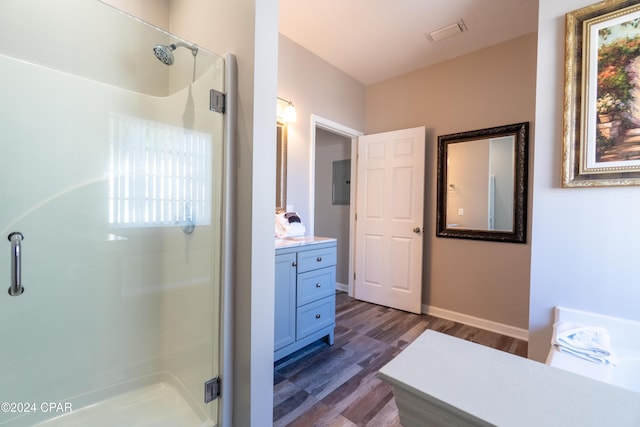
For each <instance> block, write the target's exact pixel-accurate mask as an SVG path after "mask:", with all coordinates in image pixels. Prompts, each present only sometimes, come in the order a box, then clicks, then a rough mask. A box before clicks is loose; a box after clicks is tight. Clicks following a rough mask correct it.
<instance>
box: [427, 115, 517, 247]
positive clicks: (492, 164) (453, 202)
mask: <svg viewBox="0 0 640 427" xmlns="http://www.w3.org/2000/svg"><path fill="white" fill-rule="evenodd" d="M527 140H528V123H518V124H514V125H507V126H500V127H496V128H488V129H481V130H476V131H470V132H462V133H457V134H451V135H443V136H440V137H438V213H437V215H438V224H437V232H436V235H437V236H440V237H459V238H469V239H479V240H497V241H506V242H518V243H524V242H525V228H526V221H525V219H526V218H525V216H526V212H525V209H526V173H527V170H526V168H527V142H528V141H527Z"/></svg>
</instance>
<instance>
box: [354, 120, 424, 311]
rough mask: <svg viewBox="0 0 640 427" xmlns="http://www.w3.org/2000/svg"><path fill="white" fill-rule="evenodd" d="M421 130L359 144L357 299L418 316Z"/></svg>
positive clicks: (372, 137)
mask: <svg viewBox="0 0 640 427" xmlns="http://www.w3.org/2000/svg"><path fill="white" fill-rule="evenodd" d="M424 146H425V128H424V127H418V128H412V129H403V130H398V131H392V132H385V133H379V134H374V135H366V136H362V137H360V138H359V139H358V160H357V182H358V188H357V195H356V213H357V218H356V260H355V273H356V274H355V286H354V296H355V298H357V299H360V300H363V301H368V302H372V303H375V304H380V305H384V306H388V307H393V308H397V309H400V310H405V311H410V312H413V313H420V308H421V296H422V243H423V242H422V240H423V224H422V221H423V215H422V214H423V200H424V149H425V148H424Z"/></svg>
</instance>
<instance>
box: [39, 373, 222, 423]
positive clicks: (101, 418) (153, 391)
mask: <svg viewBox="0 0 640 427" xmlns="http://www.w3.org/2000/svg"><path fill="white" fill-rule="evenodd" d="M125 425H126V426H130V427H138V426H140V427H141V426H144V427H165V426H166V427H169V426H185V427H186V426H193V427H205V426H206V427H210V426H212V425H213V424H212V423H211V422H210V421H208V420H203V419H202V417H201V416H198V414H196V413H194V411H193V408H192V407H191V405H189V403H188V402H187V401H186V400H185V399H184V397H183V396H182V395H181V394H180V392H179V391H178V390H177V389H176V388H174V387H173V386H172V385H170V384H167V383H158V384H153V385H150V386H146V387H143V388H140V389H137V390H134V391H130V392H127V393H123V394H121V395H119V396H115V397H112V398H110V399H106V400H104V401H101V402H98V403H95V404H93V405H89V406H87V407H84V408H81V409H78V410H74V411H73V412H70V413H68V414H65V415H62V416H59V417H56V418H52V419H50V420H47V421H44V422H42V423H39V424H36V426H38V427H76V426H77V427H85V426H92V427H103V426H104V427H107V426H109V427H111V426H125Z"/></svg>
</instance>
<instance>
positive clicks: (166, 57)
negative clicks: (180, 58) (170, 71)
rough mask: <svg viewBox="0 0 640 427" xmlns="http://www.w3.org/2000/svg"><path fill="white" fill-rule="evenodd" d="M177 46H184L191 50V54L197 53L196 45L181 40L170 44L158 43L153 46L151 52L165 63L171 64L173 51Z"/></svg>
mask: <svg viewBox="0 0 640 427" xmlns="http://www.w3.org/2000/svg"><path fill="white" fill-rule="evenodd" d="M179 47H186V48H187V49H189V50H190V51H191V53H192V54H193V56H196V55H197V54H198V47H197V46H195V45H190V44H187V43H183V42H178V43H175V44H170V45H163V44H159V45H157V46H156V47H154V48H153V54H154V55H155V56H156V58H158V59H159V60H160V61H161V62H162V63H163V64H165V65H173V51H174V50H176V49H177V48H179Z"/></svg>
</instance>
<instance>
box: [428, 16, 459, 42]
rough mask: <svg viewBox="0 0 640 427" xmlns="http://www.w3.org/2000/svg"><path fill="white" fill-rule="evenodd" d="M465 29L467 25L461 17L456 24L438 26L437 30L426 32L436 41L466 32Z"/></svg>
mask: <svg viewBox="0 0 640 427" xmlns="http://www.w3.org/2000/svg"><path fill="white" fill-rule="evenodd" d="M465 31H467V26H466V25H465V24H464V21H463V20H462V19H460V20H459V21H458V22H456V23H455V24H450V25H447V26H445V27H442V28H438V29H437V30H434V31H431V32H430V33H429V34H426V36H427V38H429V39H431V40H432V41H434V42H439V41H440V40H444V39H448V38H449V37H453V36H455V35H458V34H460V33H464V32H465Z"/></svg>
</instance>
